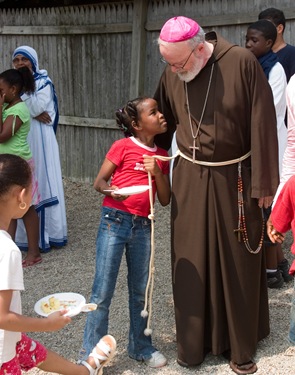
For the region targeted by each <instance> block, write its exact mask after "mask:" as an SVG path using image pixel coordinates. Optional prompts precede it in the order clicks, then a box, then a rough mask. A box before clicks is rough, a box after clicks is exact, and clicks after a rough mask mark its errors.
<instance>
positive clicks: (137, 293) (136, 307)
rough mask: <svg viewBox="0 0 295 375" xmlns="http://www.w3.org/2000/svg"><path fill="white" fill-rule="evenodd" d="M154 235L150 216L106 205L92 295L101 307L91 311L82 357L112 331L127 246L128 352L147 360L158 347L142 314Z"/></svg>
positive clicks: (102, 219)
mask: <svg viewBox="0 0 295 375" xmlns="http://www.w3.org/2000/svg"><path fill="white" fill-rule="evenodd" d="M150 235H151V223H150V220H149V219H148V218H145V217H141V216H137V215H132V214H129V213H127V212H124V211H118V210H116V209H112V208H108V207H102V212H101V222H100V226H99V229H98V234H97V240H96V271H95V277H94V282H93V286H92V295H91V299H90V302H93V303H96V304H97V305H98V308H97V310H96V311H92V312H89V313H88V314H87V320H86V326H85V331H84V338H83V347H82V349H81V351H80V358H79V359H80V360H85V359H86V358H87V357H88V355H89V353H90V352H91V351H92V349H93V348H94V346H95V345H96V344H97V342H98V341H99V340H100V338H101V337H102V336H104V335H106V334H107V333H108V321H109V307H110V304H111V300H112V297H113V294H114V290H115V285H116V280H117V276H118V272H119V268H120V263H121V259H122V256H123V253H124V249H126V261H127V267H128V292H129V318H130V327H129V345H128V354H129V356H130V357H131V358H133V359H136V360H144V359H149V358H150V357H151V355H152V353H153V352H155V351H156V349H155V348H154V347H153V346H152V340H151V336H146V335H145V334H144V330H145V328H146V323H147V318H142V317H141V311H142V310H143V308H144V299H145V288H146V284H147V280H148V271H149V261H150V243H151V239H150ZM122 308H124V307H122ZM119 318H120V317H119V316H118V319H119Z"/></svg>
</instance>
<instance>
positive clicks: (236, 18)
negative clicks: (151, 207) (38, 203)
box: [0, 0, 295, 181]
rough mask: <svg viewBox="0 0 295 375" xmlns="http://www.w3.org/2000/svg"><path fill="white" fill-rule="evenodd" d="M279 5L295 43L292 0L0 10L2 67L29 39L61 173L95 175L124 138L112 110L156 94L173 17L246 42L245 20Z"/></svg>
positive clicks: (145, 0) (145, 1) (167, 0)
mask: <svg viewBox="0 0 295 375" xmlns="http://www.w3.org/2000/svg"><path fill="white" fill-rule="evenodd" d="M270 6H272V7H276V8H279V9H282V10H283V11H284V13H285V16H286V18H287V27H286V31H285V39H286V41H287V42H289V43H291V44H294V45H295V33H294V31H295V8H294V3H293V0H274V1H266V0H249V1H244V0H237V1H234V0H195V1H192V0H173V1H172V0H155V1H149V0H136V1H124V2H120V3H119V2H118V3H108V2H107V1H106V2H105V3H103V4H95V5H90V6H75V7H62V8H50V9H49V8H39V9H31V10H28V9H17V10H2V11H0V48H1V51H2V56H1V57H2V58H1V59H0V70H1V71H3V70H5V69H8V68H10V67H11V55H12V53H13V51H14V49H15V48H16V47H17V46H20V45H23V44H25V45H30V46H32V47H33V48H35V49H36V51H37V52H38V55H39V62H40V64H39V65H40V68H44V69H47V70H48V72H49V75H50V77H51V78H52V80H53V82H54V84H55V87H56V91H57V93H58V97H59V105H60V115H61V117H60V125H59V129H58V133H57V138H58V141H59V146H60V154H61V162H62V169H63V174H64V176H66V177H70V178H73V179H76V180H82V181H93V179H94V178H95V176H96V174H97V171H98V169H99V166H100V164H101V162H102V161H103V158H104V155H105V153H106V152H107V150H108V148H109V147H110V145H111V143H112V142H113V141H114V140H115V139H118V138H119V137H121V136H122V135H121V133H120V132H119V131H118V130H117V128H116V126H115V121H114V111H115V110H116V109H117V108H119V107H121V106H122V105H123V104H124V103H125V102H126V101H127V100H128V99H130V98H133V97H135V96H137V95H140V94H145V95H151V96H152V95H153V92H154V90H155V88H156V85H157V82H158V79H159V77H160V75H161V72H162V70H163V68H164V66H163V64H162V63H161V62H160V56H159V52H158V47H157V43H156V40H157V37H158V35H159V30H160V28H161V26H162V25H163V23H164V22H165V21H166V20H167V19H168V18H170V17H173V16H176V15H184V16H188V17H191V18H195V19H196V20H197V21H198V22H199V23H200V25H201V26H203V27H204V29H205V30H206V31H208V30H211V29H215V30H216V31H217V32H218V33H220V34H221V35H222V36H224V37H225V38H227V39H229V40H230V41H231V42H234V43H237V44H239V45H242V46H243V45H244V40H245V31H246V29H247V25H248V24H249V23H251V22H253V21H255V20H256V19H257V15H258V13H259V12H260V11H261V10H262V9H265V8H267V7H270Z"/></svg>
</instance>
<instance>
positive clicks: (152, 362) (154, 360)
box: [144, 351, 167, 368]
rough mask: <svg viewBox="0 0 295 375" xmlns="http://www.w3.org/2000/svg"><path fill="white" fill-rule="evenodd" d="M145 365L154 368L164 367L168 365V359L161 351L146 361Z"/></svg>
mask: <svg viewBox="0 0 295 375" xmlns="http://www.w3.org/2000/svg"><path fill="white" fill-rule="evenodd" d="M144 363H145V364H146V365H147V366H149V367H152V368H159V367H163V366H165V365H166V364H167V358H166V357H164V356H163V354H162V353H160V352H159V351H157V352H154V353H153V354H152V356H151V358H149V359H145V360H144Z"/></svg>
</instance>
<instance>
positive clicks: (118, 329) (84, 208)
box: [22, 179, 295, 375]
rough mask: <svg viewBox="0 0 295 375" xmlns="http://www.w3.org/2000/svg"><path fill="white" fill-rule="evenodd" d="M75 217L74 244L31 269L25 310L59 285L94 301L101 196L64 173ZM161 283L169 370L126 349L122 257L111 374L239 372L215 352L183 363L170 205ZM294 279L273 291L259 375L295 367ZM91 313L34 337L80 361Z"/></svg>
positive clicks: (158, 315)
mask: <svg viewBox="0 0 295 375" xmlns="http://www.w3.org/2000/svg"><path fill="white" fill-rule="evenodd" d="M64 187H65V196H66V203H67V218H68V238H69V243H68V245H67V246H66V247H65V248H63V249H61V250H57V249H53V250H52V251H51V252H50V253H47V254H43V262H42V263H41V264H39V265H36V266H34V267H32V268H27V269H25V270H24V277H25V287H26V290H25V292H24V293H23V295H22V301H23V313H24V314H26V315H31V316H37V315H36V313H35V312H34V304H35V302H36V301H38V300H39V299H40V298H42V297H44V296H46V295H48V294H52V293H58V292H76V293H81V294H82V295H84V296H85V298H86V300H87V301H89V298H90V291H91V286H92V281H93V274H94V259H95V237H96V232H97V226H98V222H99V213H100V206H101V196H100V195H99V194H98V193H97V192H95V191H94V189H93V188H92V186H91V185H90V184H84V183H77V182H73V181H71V180H68V179H67V180H64ZM155 218H156V223H155V244H156V256H155V266H156V275H155V290H154V296H153V318H152V328H153V341H154V344H155V345H156V347H157V348H158V349H159V350H161V351H162V352H163V353H164V354H165V355H166V356H167V358H168V365H167V366H166V367H164V368H162V369H158V370H155V369H150V368H148V367H147V366H145V365H144V364H142V363H139V362H136V361H134V360H131V359H130V358H129V357H128V355H127V352H126V347H127V337H128V305H127V303H128V297H127V286H126V265H125V261H124V262H123V263H122V267H121V272H120V275H119V278H118V283H117V288H116V292H115V296H114V299H113V303H112V306H111V313H110V328H109V332H110V333H111V334H112V335H114V336H115V338H116V340H117V345H118V350H117V355H116V357H115V358H114V360H113V361H112V363H111V365H110V366H109V367H106V368H105V370H104V374H105V375H111V374H112V375H119V374H124V375H138V374H160V375H168V374H169V375H180V374H193V373H198V374H200V375H202V374H220V375H222V374H224V375H225V374H233V372H232V371H231V369H230V368H229V366H228V363H227V362H226V361H225V360H224V359H223V358H222V357H220V356H219V357H214V356H212V355H208V356H207V357H206V359H205V361H204V363H203V364H202V365H201V366H198V367H196V368H194V369H185V368H183V367H180V366H179V365H178V364H177V363H176V343H175V325H174V314H173V299H172V290H171V278H170V255H169V253H170V251H169V236H170V233H169V206H168V207H165V208H163V207H161V206H159V205H156V212H155ZM291 240H292V238H291V235H290V234H288V236H287V240H286V243H285V245H284V246H285V247H284V251H285V253H286V257H287V258H288V259H289V260H291V259H292V255H290V253H289V248H290V243H291ZM292 290H293V283H292V282H291V283H289V284H285V285H284V287H283V288H282V289H274V290H269V303H270V315H271V334H270V335H269V337H268V338H266V339H265V340H263V341H261V342H260V343H259V346H258V350H257V353H256V357H255V360H256V362H257V364H258V371H257V375H259V374H268V375H283V374H284V375H285V374H295V370H294V360H295V354H293V356H292V355H291V356H290V355H286V353H285V352H286V350H287V349H288V348H289V344H288V342H287V339H286V337H287V332H288V324H289V315H290V301H291V296H292ZM85 317H86V314H83V313H81V314H80V315H78V316H76V317H74V318H73V319H72V323H71V324H69V325H68V326H67V327H65V328H64V329H63V330H62V331H59V332H50V333H32V334H30V335H31V336H32V337H34V338H36V339H38V340H39V341H41V342H42V343H44V344H45V345H46V346H47V347H48V348H50V349H52V350H55V351H57V352H58V353H60V354H61V355H63V356H65V357H66V358H68V359H70V360H72V361H75V360H76V359H77V353H78V351H79V348H80V345H81V342H82V335H83V329H84V324H85ZM27 374H29V375H36V374H38V375H44V374H48V373H44V372H42V371H40V370H37V369H36V370H31V371H29V372H28V373H27Z"/></svg>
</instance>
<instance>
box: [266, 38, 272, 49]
mask: <svg viewBox="0 0 295 375" xmlns="http://www.w3.org/2000/svg"><path fill="white" fill-rule="evenodd" d="M265 44H266V47H268V48H269V49H271V47H272V46H273V44H274V43H273V41H272V39H267V41H266V43H265Z"/></svg>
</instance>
